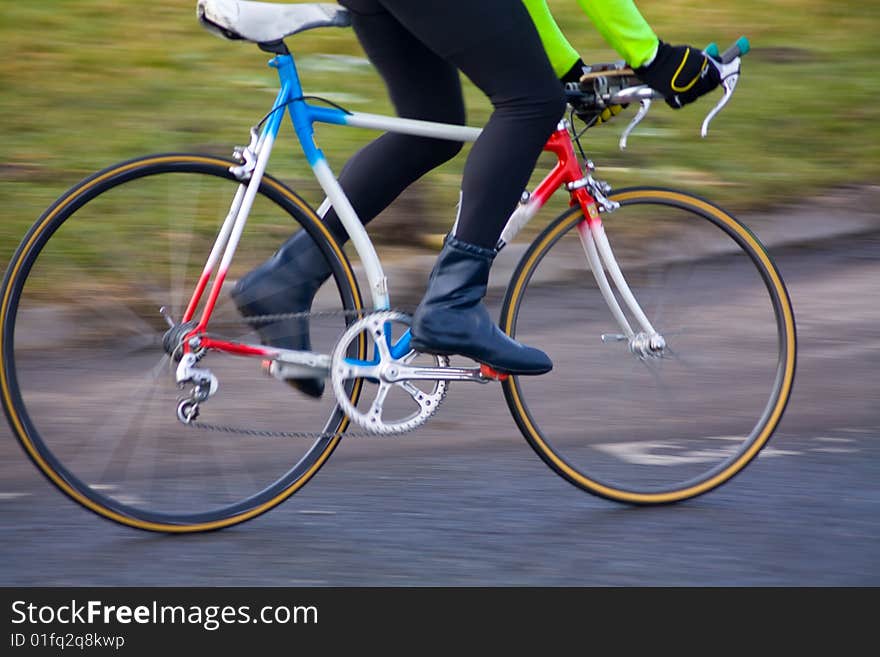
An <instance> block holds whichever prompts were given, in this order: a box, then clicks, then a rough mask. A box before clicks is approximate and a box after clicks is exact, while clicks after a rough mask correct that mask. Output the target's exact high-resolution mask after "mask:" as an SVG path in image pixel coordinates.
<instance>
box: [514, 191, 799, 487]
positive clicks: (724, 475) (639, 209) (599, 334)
mask: <svg viewBox="0 0 880 657" xmlns="http://www.w3.org/2000/svg"><path fill="white" fill-rule="evenodd" d="M613 198H614V200H616V201H619V202H620V203H621V208H620V209H619V210H617V211H616V212H614V213H613V214H610V215H603V220H604V225H605V231H606V232H607V235H608V238H609V240H610V242H611V245H612V247H614V253H615V256H616V259H617V261H618V263H619V264H620V267H621V269H622V271H623V274H624V276H625V277H626V279H627V282H628V283H629V286H630V287H631V289H632V291H633V293H634V295H635V297H636V299H637V300H638V302H639V304H640V305H641V307H642V309H643V310H644V312H645V314H646V315H647V317H648V319H649V320H650V322H651V323H652V324H653V326H654V328H655V329H656V330H657V331H658V332H659V333H660V334H661V335H662V336H663V337H664V339H665V340H666V345H667V348H666V349H665V350H664V351H663V353H662V356H661V357H648V358H639V357H637V356H636V355H635V354H633V353H632V352H631V350H630V349H629V342H628V341H625V340H623V341H618V340H617V339H616V336H620V334H621V329H620V327H619V326H618V325H617V323H616V321H615V320H614V318H613V317H612V315H611V312H610V311H609V309H608V305H607V304H606V302H605V301H604V299H603V297H602V295H601V293H600V291H599V288H598V286H597V284H596V281H595V278H594V276H593V274H592V272H591V271H590V269H589V267H588V265H587V259H586V257H585V255H584V249H583V247H582V245H581V240H580V238H579V236H578V231H577V229H576V227H577V226H578V224H579V223H581V221H582V220H583V217H582V215H581V214H580V211H579V210H572V211H570V212H568V213H566V214H565V215H563V216H561V217H559V218H558V219H557V220H556V221H554V222H553V223H552V224H551V225H550V226H549V227H548V228H547V229H546V230H544V231H543V232H542V234H541V235H540V236H539V237H538V238H537V239H536V240H535V242H534V243H533V244H532V245H531V247H530V248H529V249H528V251H527V252H526V254H525V255H524V256H523V258H522V261H521V262H520V265H519V267H518V268H517V271H516V272H515V274H514V276H513V278H512V280H511V284H510V287H509V288H508V292H507V296H506V298H505V303H504V307H503V309H502V327H503V328H504V329H505V330H506V331H507V332H508V333H509V334H510V335H513V336H516V338H517V339H519V340H522V341H524V342H526V343H528V344H535V345H537V346H541V347H542V348H545V349H546V350H547V351H548V353H549V355H550V356H551V358H552V359H553V361H554V370H553V372H551V373H550V374H548V375H545V376H541V377H519V378H514V377H511V378H510V379H508V381H507V382H506V383H505V385H504V392H505V397H506V400H507V403H508V406H509V408H510V410H511V413H512V414H513V416H514V418H515V420H516V422H517V424H518V425H519V427H520V429H521V430H522V432H523V434H524V436H525V437H526V439H527V440H528V441H529V443H530V444H531V446H532V447H533V448H534V449H535V450H536V452H537V453H538V454H539V455H540V456H541V458H542V459H543V460H544V461H545V462H546V463H547V464H548V465H549V466H550V467H551V468H553V469H554V470H555V471H556V472H557V473H558V474H560V475H561V476H563V477H564V478H565V479H567V480H568V481H570V482H571V483H573V484H575V485H576V486H578V487H580V488H582V489H584V490H587V491H589V492H591V493H594V494H596V495H600V496H602V497H606V498H609V499H613V500H617V501H621V502H629V503H633V504H662V503H670V502H676V501H679V500H683V499H687V498H690V497H694V496H696V495H700V494H702V493H705V492H707V491H709V490H712V489H713V488H715V487H717V486H719V485H721V484H722V483H724V482H726V481H728V480H729V479H730V478H731V477H733V476H734V475H735V474H737V473H738V472H740V471H741V470H742V469H743V468H744V467H745V466H746V465H747V464H748V463H749V462H750V461H751V460H752V459H754V458H755V457H756V456H757V455H758V454H759V452H760V451H761V449H762V448H763V447H764V446H765V445H766V443H767V441H768V440H769V438H770V436H771V434H772V433H773V431H774V429H775V428H776V426H777V424H778V423H779V421H780V419H781V417H782V414H783V411H784V409H785V405H786V403H787V401H788V398H789V396H790V393H791V387H792V382H793V379H794V370H795V358H796V341H795V323H794V315H793V312H792V309H791V303H790V300H789V297H788V293H787V291H786V289H785V286H784V284H783V281H782V279H781V277H780V275H779V273H778V271H777V269H776V267H775V265H774V264H773V262H772V261H771V259H770V257H769V255H768V254H767V252H766V250H765V249H764V248H763V246H762V245H761V244H760V243H759V242H758V240H757V239H756V238H755V236H754V235H752V234H751V233H750V232H749V231H748V230H747V229H746V228H745V227H743V226H742V224H740V223H739V222H737V221H736V219H734V218H733V217H732V216H731V215H729V214H727V213H726V212H724V211H723V210H721V209H719V208H718V207H716V206H714V205H712V204H710V203H708V202H706V201H704V200H702V199H699V198H697V197H694V196H690V195H687V194H683V193H680V192H676V191H672V190H663V189H653V188H634V189H626V190H620V191H618V192H617V193H615V194H614V196H613ZM618 298H620V296H619V295H618ZM548 318H551V319H549V320H548ZM630 322H631V324H632V326H633V328H634V330H635V331H636V332H638V331H639V330H640V327H639V326H638V324H637V323H636V322H635V321H634V319H633V318H632V316H631V315H630ZM603 336H605V340H604V341H603ZM572 390H575V391H577V397H578V403H577V404H576V405H574V406H572V405H571V404H570V402H566V401H565V400H570V399H571V394H570V393H571V391H572ZM563 391H565V394H562V393H563ZM770 453H771V454H772V452H770Z"/></svg>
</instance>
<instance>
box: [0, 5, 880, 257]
mask: <svg viewBox="0 0 880 657" xmlns="http://www.w3.org/2000/svg"><path fill="white" fill-rule="evenodd" d="M550 5H551V7H552V9H553V10H554V13H555V14H556V15H557V17H558V20H559V22H560V25H561V26H562V27H563V30H564V31H565V32H566V34H567V35H568V37H569V39H570V40H571V41H572V43H573V44H574V45H575V46H576V47H577V48H578V49H579V51H581V52H582V54H583V56H584V59H585V61H588V62H599V61H610V60H615V59H618V56H617V55H616V54H615V53H614V52H613V51H611V50H609V49H608V48H607V46H606V45H605V44H604V42H602V40H601V38H600V37H599V36H598V34H597V33H596V31H595V30H594V29H593V28H592V26H591V25H590V23H589V21H588V19H587V18H586V17H585V16H584V15H583V14H582V13H581V12H580V9H579V8H578V6H577V3H575V2H573V0H550ZM639 6H640V8H641V10H642V12H643V13H644V15H645V16H646V18H647V19H648V20H649V22H650V23H651V24H652V25H653V27H654V28H655V30H656V32H657V33H658V34H659V35H660V36H661V38H663V39H665V40H667V41H670V42H689V43H695V44H699V45H703V44H705V43H707V42H708V41H712V40H714V41H716V42H718V43H719V44H720V45H721V46H722V48H723V47H725V46H726V45H727V44H729V43H730V42H732V41H733V40H734V39H735V38H736V37H738V36H739V35H740V34H745V35H747V36H748V37H749V38H750V39H751V41H752V44H753V48H754V50H753V52H752V54H750V55H749V56H748V58H747V59H746V62H745V67H744V76H743V78H742V79H741V81H740V86H739V89H738V92H737V95H736V97H735V99H734V101H733V102H732V103H731V105H730V106H729V107H728V108H727V109H725V111H724V112H723V113H722V114H721V115H720V116H719V117H718V118H717V119H716V121H715V123H714V124H713V127H712V131H711V133H710V136H709V138H708V139H707V140H701V139H700V138H699V134H698V131H699V125H700V122H701V120H702V116H703V114H704V113H705V111H707V110H708V109H709V104H708V103H702V104H701V105H700V106H698V107H689V108H686V109H685V110H682V111H681V112H672V111H668V110H666V108H665V107H663V106H662V105H658V106H657V107H656V110H655V111H652V113H651V114H650V115H649V117H648V118H647V119H646V120H645V122H644V123H643V124H642V126H641V127H640V129H638V130H637V131H636V132H635V133H634V134H633V135H632V137H631V138H630V146H629V150H628V151H627V152H626V153H621V152H619V151H618V150H617V139H618V137H619V134H620V131H621V130H622V129H623V128H624V126H625V124H626V121H627V120H628V118H627V117H631V115H632V112H631V111H629V112H627V113H625V114H624V115H623V118H622V119H620V118H619V119H618V120H617V121H614V122H612V123H611V124H609V125H608V126H604V127H602V128H600V129H597V130H594V131H591V133H590V134H589V139H588V140H587V143H588V147H589V148H588V150H589V154H590V155H591V157H592V158H593V159H594V161H595V162H596V164H597V165H598V166H599V174H600V176H602V177H605V178H607V179H608V180H609V181H610V182H612V184H614V185H615V186H623V185H629V184H637V183H646V184H665V185H672V186H676V187H683V188H686V189H689V190H691V191H695V192H697V193H700V194H703V195H705V196H708V197H710V198H712V199H713V200H716V201H718V202H720V203H722V204H725V205H727V206H729V207H730V208H731V209H733V210H734V211H741V210H743V209H747V208H748V209H751V208H756V207H766V206H770V205H776V204H780V203H786V202H789V201H793V200H796V199H799V198H801V197H802V196H813V195H819V194H822V193H823V190H825V189H827V188H828V187H829V186H834V185H841V184H849V183H862V182H868V181H873V180H875V179H876V177H877V174H878V170H880V127H878V123H880V109H878V104H877V102H876V100H875V99H876V98H877V96H878V95H880V76H878V74H877V70H876V61H877V55H878V49H877V45H876V43H877V42H876V39H877V37H876V35H877V33H878V28H880V20H878V18H880V8H878V5H877V3H874V2H869V3H861V2H855V1H853V0H846V1H831V0H777V1H776V2H773V3H766V2H758V1H757V0H737V1H736V2H732V1H731V2H723V3H713V4H711V5H710V4H707V3H696V2H692V1H691V2H685V1H683V0H664V1H662V2H661V1H660V0H641V2H639ZM194 10H195V2H194V1H193V0H186V1H181V0H149V1H147V0H125V1H122V0H40V1H39V2H30V3H13V2H7V3H5V5H4V10H3V20H2V22H0V38H2V42H3V44H4V47H5V48H4V50H5V53H4V55H5V56H4V60H3V64H2V68H0V114H2V116H3V122H2V133H0V137H2V143H3V146H4V151H5V157H4V161H3V163H2V164H0V204H2V207H3V208H4V211H3V220H2V222H0V264H5V262H6V261H7V259H8V258H9V256H10V255H11V252H12V250H13V249H14V248H15V245H16V244H17V242H18V241H19V239H20V238H21V236H22V235H23V233H24V232H25V230H26V229H27V227H28V226H29V225H30V224H31V223H32V222H33V221H34V220H35V219H36V217H37V216H38V215H39V214H40V212H41V211H42V210H43V209H44V208H45V207H46V206H48V205H49V204H50V203H51V202H52V201H53V200H54V199H55V198H56V197H57V196H58V195H59V194H60V193H61V192H63V191H64V190H65V189H66V188H67V187H68V186H69V185H72V184H73V183H74V182H76V181H77V180H79V179H80V178H82V177H83V176H85V175H87V174H88V173H90V172H92V171H94V170H95V169H98V168H101V167H104V166H107V165H109V164H111V163H113V162H115V161H118V160H121V159H126V158H130V157H134V156H138V155H142V154H146V153H149V152H157V151H166V150H174V151H191V150H203V151H208V152H211V153H215V154H221V155H226V154H228V153H230V152H231V149H232V147H233V146H234V145H236V144H241V143H244V142H246V141H247V131H248V128H249V126H250V125H252V124H253V123H254V122H255V121H256V120H258V119H259V118H260V117H261V116H262V115H263V113H264V112H265V111H266V109H267V108H268V106H269V105H270V103H271V101H272V97H273V94H274V92H275V88H276V78H275V73H274V71H272V70H271V69H269V68H267V67H266V66H265V63H266V61H267V59H268V58H269V57H268V55H267V54H265V53H262V52H260V51H259V50H258V49H257V48H256V47H255V46H253V45H250V44H246V43H240V42H227V41H223V40H221V39H218V38H216V37H214V36H212V35H210V34H208V33H207V32H205V31H204V30H203V29H202V28H201V27H200V26H199V24H198V22H197V21H196V19H195V11H194ZM290 43H291V46H292V50H293V51H294V52H295V53H297V54H298V55H299V58H298V63H299V65H300V68H301V75H302V78H303V82H304V86H305V89H306V91H307V93H311V94H315V95H322V96H325V97H327V98H330V99H332V100H336V101H337V102H340V103H342V104H344V105H345V106H347V107H349V108H351V109H353V110H356V111H367V112H376V113H390V112H391V111H392V110H391V107H390V103H389V102H388V100H387V98H386V95H385V91H384V88H383V85H382V83H381V80H380V79H379V77H378V76H377V75H376V73H375V72H374V71H373V70H372V68H371V67H370V66H369V64H368V63H367V62H366V61H365V60H364V59H363V53H362V51H361V49H360V47H359V45H358V43H357V40H356V39H355V37H354V35H353V33H352V32H351V31H350V30H336V29H327V30H316V31H313V32H309V33H306V34H304V35H299V36H296V37H294V38H293V39H291V41H290ZM425 84H430V80H425ZM465 85H466V97H467V103H468V115H469V123H471V124H472V125H481V124H483V123H484V122H485V121H486V119H487V117H488V115H489V113H490V106H489V104H488V102H487V101H486V99H485V98H484V97H483V96H482V94H481V93H480V92H479V91H478V90H476V89H475V88H474V87H473V86H472V85H470V83H469V82H467V81H465ZM373 136H374V133H370V132H367V131H360V130H352V129H340V128H333V127H320V128H319V131H318V139H319V142H320V144H321V146H322V147H323V149H324V151H325V153H326V154H327V155H328V157H329V158H330V161H331V165H332V166H333V167H334V169H335V170H339V168H340V167H341V166H342V164H343V163H344V162H345V159H346V158H347V157H348V156H349V155H350V154H351V153H353V152H354V151H355V150H356V149H357V148H359V147H360V146H362V145H363V144H365V143H367V141H368V140H369V139H371V138H372V137H373ZM284 137H287V139H284ZM291 137H292V131H291V130H289V128H287V127H286V128H285V130H284V131H283V132H282V141H281V142H280V143H279V145H278V147H277V149H276V152H275V154H274V156H273V160H272V162H271V163H270V169H269V170H270V172H272V173H274V174H275V175H277V176H279V177H280V178H282V179H283V180H285V181H287V182H288V183H289V184H291V186H293V187H294V188H295V189H296V190H297V191H299V192H300V193H301V194H303V195H304V196H305V197H306V199H307V200H308V201H310V202H311V203H313V204H317V203H319V202H320V200H321V198H322V196H321V194H320V191H319V190H318V188H317V185H316V184H315V183H314V181H313V180H312V178H311V175H310V172H309V171H308V169H307V166H306V164H305V162H304V159H303V158H302V156H301V155H300V154H299V152H298V150H297V148H298V147H297V146H296V144H295V143H294V141H293V140H292V139H291ZM466 152H467V151H465V153H466ZM463 163H464V156H463V155H462V156H459V157H457V158H456V159H455V160H454V161H452V162H450V163H448V164H446V165H444V166H443V167H441V168H440V169H438V170H437V171H435V172H433V173H432V174H431V175H430V176H429V177H428V178H427V179H426V181H425V182H423V183H420V184H418V186H417V193H415V194H412V195H410V196H409V197H408V199H409V200H408V202H406V203H404V204H402V210H398V212H402V213H404V214H409V215H417V216H411V217H410V216H404V217H403V222H404V223H407V222H411V223H409V225H412V226H414V227H415V226H417V227H418V229H419V230H420V231H422V232H427V233H430V232H441V231H444V230H446V229H448V227H449V226H450V225H451V222H452V219H453V217H454V213H455V204H456V202H457V195H458V192H457V190H458V185H459V179H460V173H461V169H462V166H463ZM542 163H545V164H547V165H549V163H550V160H549V159H547V158H546V156H545V157H544V158H543V159H542ZM544 170H546V167H544ZM552 205H553V208H552V209H548V210H545V213H550V214H555V213H556V212H558V211H559V210H560V209H562V208H564V207H565V205H566V200H565V199H564V198H563V195H559V196H558V197H557V198H556V199H555V200H554V202H553V204H552ZM399 220H400V219H398V221H399ZM381 222H382V220H381V219H380V223H378V224H376V226H377V229H379V234H380V237H381V235H382V233H381ZM536 227H537V226H536Z"/></svg>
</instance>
